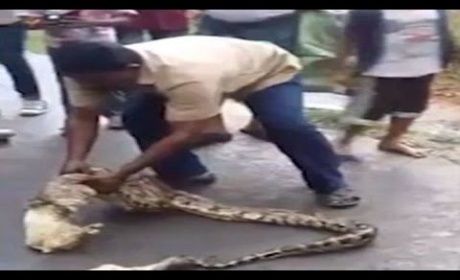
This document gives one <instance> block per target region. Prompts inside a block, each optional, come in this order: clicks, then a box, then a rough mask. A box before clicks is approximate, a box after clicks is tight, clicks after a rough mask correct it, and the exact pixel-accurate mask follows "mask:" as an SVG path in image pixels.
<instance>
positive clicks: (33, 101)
mask: <svg viewBox="0 0 460 280" xmlns="http://www.w3.org/2000/svg"><path fill="white" fill-rule="evenodd" d="M0 38H2V42H1V43H0V63H1V64H2V65H3V66H5V68H6V70H7V71H8V73H9V74H10V75H11V78H12V79H13V83H14V87H15V89H16V91H17V92H19V94H20V95H21V98H22V107H21V109H20V115H21V116H39V115H42V114H45V113H46V112H47V103H46V101H44V100H42V98H41V95H40V89H39V86H38V83H37V80H36V77H35V75H34V73H33V70H32V68H31V67H30V65H29V63H28V62H27V60H26V58H25V56H24V52H25V44H26V39H27V28H26V25H25V24H23V22H22V20H21V11H20V10H0Z"/></svg>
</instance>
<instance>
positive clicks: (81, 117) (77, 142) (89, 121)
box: [66, 107, 99, 161]
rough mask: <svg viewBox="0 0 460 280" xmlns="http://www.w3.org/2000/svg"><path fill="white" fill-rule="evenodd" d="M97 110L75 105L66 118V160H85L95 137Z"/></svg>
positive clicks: (96, 133) (96, 132)
mask: <svg viewBox="0 0 460 280" xmlns="http://www.w3.org/2000/svg"><path fill="white" fill-rule="evenodd" d="M98 128H99V112H98V111H97V110H96V109H93V108H85V107H76V108H73V112H72V114H71V115H70V116H69V119H68V130H69V134H68V142H67V159H66V160H67V161H85V160H86V158H87V157H88V154H89V153H90V152H91V149H92V147H93V145H94V143H95V141H96V139H97V136H98V130H99V129H98Z"/></svg>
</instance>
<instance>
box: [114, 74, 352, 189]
mask: <svg viewBox="0 0 460 280" xmlns="http://www.w3.org/2000/svg"><path fill="white" fill-rule="evenodd" d="M302 95H303V90H302V86H301V84H300V83H299V81H298V79H293V80H292V81H289V82H287V83H283V84H279V85H275V86H272V87H270V88H267V89H264V90H261V91H258V92H254V93H253V94H252V95H250V97H249V98H248V99H247V100H246V101H245V104H246V105H247V106H248V107H249V108H250V110H251V111H252V112H253V114H254V115H255V116H256V117H257V119H258V120H260V122H261V123H262V124H263V126H264V127H265V129H266V131H267V135H268V137H269V138H270V140H271V141H272V142H273V143H274V144H275V145H276V146H277V147H278V149H279V150H280V151H281V152H283V153H284V154H285V155H286V156H287V157H288V158H289V159H290V160H291V161H292V162H293V163H294V165H295V166H296V167H297V168H298V169H299V170H300V172H301V174H302V176H303V178H304V180H305V182H306V183H307V185H308V186H309V187H310V188H311V189H312V190H314V191H315V192H317V193H330V192H332V191H335V190H337V189H339V188H341V187H345V183H344V180H343V176H342V174H341V172H340V171H339V160H338V158H337V157H336V155H335V153H334V151H333V149H332V146H331V145H330V144H329V142H328V140H327V139H326V138H325V137H324V136H323V135H322V134H321V133H320V132H319V131H318V130H317V129H316V127H315V126H313V125H312V124H310V123H308V121H307V119H306V117H305V115H304V111H303V105H302V103H303V102H302ZM164 104H165V100H164V99H163V98H161V97H157V96H155V95H153V94H151V93H150V94H148V93H144V94H139V95H137V96H133V97H132V98H130V99H129V101H128V103H127V104H126V105H127V107H126V109H125V111H124V115H123V118H124V125H125V127H126V129H127V130H128V132H129V133H130V134H131V135H132V136H133V137H134V139H135V140H136V142H137V144H138V145H139V147H140V149H141V150H145V149H147V148H148V147H149V146H150V145H152V144H153V143H155V142H157V141H159V140H160V139H162V138H163V137H165V136H166V135H167V134H168V133H169V132H170V130H169V126H168V123H167V122H166V121H165V119H164ZM152 168H153V169H154V170H155V171H156V172H157V173H158V174H159V176H160V177H161V178H166V180H168V179H169V178H171V179H174V178H187V177H190V176H193V175H198V174H201V173H204V172H206V171H207V169H206V167H205V166H204V165H203V164H202V163H201V162H200V160H199V158H198V157H197V156H196V155H195V154H193V153H192V152H191V151H189V150H182V151H179V152H177V153H176V154H175V155H174V156H172V157H170V158H168V159H165V160H163V161H161V162H159V163H156V164H154V166H152Z"/></svg>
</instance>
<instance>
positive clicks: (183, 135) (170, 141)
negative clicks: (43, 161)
mask: <svg viewBox="0 0 460 280" xmlns="http://www.w3.org/2000/svg"><path fill="white" fill-rule="evenodd" d="M216 121H217V122H218V121H220V119H219V116H215V117H211V118H208V119H205V120H199V121H189V122H175V123H172V127H173V132H172V133H171V134H170V135H169V136H167V137H165V138H163V139H162V140H160V141H158V142H156V143H154V144H153V145H152V146H150V148H148V149H147V150H146V151H144V153H143V154H141V155H139V156H138V157H137V158H135V159H134V160H133V161H131V162H129V163H127V164H125V165H124V166H122V167H121V168H120V169H119V170H118V171H117V172H116V174H115V176H116V177H119V178H121V179H122V180H123V179H125V178H127V177H129V176H130V175H132V174H135V173H137V172H139V171H141V170H142V169H144V168H146V167H149V166H151V165H152V164H153V163H155V162H157V161H160V160H162V159H164V158H166V157H168V156H170V155H172V154H174V153H176V152H177V151H178V150H180V149H186V148H189V147H191V146H193V145H194V144H195V143H197V142H199V141H201V140H202V139H203V137H205V132H206V131H207V127H208V126H210V125H212V123H213V122H216Z"/></svg>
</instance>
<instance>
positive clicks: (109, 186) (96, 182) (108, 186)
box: [83, 173, 126, 194]
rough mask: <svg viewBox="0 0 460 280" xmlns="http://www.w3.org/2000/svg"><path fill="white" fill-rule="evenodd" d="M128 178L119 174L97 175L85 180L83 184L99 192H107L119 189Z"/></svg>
mask: <svg viewBox="0 0 460 280" xmlns="http://www.w3.org/2000/svg"><path fill="white" fill-rule="evenodd" d="M125 180H126V177H122V176H119V175H117V174H114V173H113V174H109V175H105V176H95V177H93V178H91V179H88V180H85V181H83V184H86V185H88V186H89V187H91V188H93V189H94V190H96V191H97V192H98V193H102V194H107V193H111V192H115V191H117V190H118V189H119V188H120V187H121V185H122V184H123V183H124V181H125Z"/></svg>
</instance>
